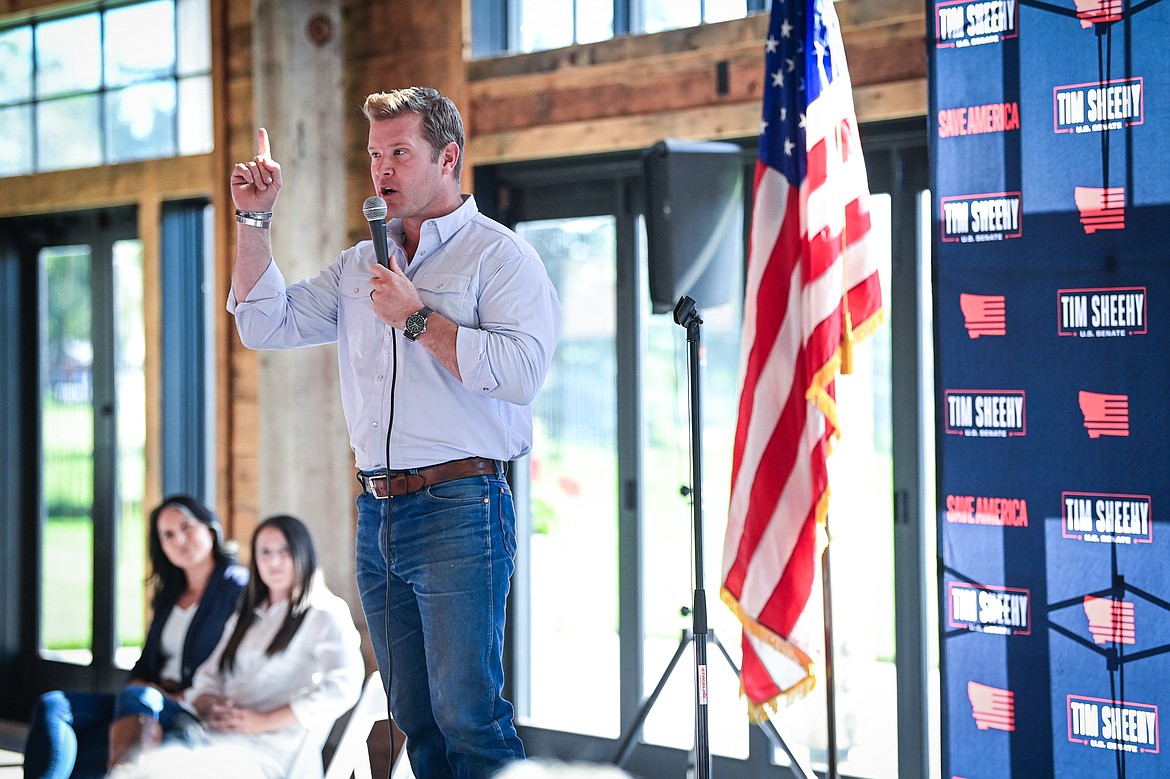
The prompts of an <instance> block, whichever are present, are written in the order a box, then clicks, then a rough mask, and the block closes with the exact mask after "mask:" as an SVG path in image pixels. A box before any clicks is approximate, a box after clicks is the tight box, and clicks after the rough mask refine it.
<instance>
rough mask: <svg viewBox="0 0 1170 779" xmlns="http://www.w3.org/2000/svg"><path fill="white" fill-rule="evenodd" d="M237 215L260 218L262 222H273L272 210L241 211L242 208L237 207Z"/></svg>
mask: <svg viewBox="0 0 1170 779" xmlns="http://www.w3.org/2000/svg"><path fill="white" fill-rule="evenodd" d="M236 216H246V217H248V218H249V219H259V220H260V221H262V222H271V221H272V212H271V211H241V210H240V209H238V208H237V209H236Z"/></svg>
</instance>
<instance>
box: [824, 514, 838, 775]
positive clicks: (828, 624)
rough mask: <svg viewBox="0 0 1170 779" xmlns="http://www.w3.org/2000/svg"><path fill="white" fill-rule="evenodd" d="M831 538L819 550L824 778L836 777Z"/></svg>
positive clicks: (827, 519) (826, 529)
mask: <svg viewBox="0 0 1170 779" xmlns="http://www.w3.org/2000/svg"><path fill="white" fill-rule="evenodd" d="M828 533H829V518H828V517H827V516H826V517H825V535H826V539H827V537H828ZM831 545H832V541H831V540H827V541H826V543H825V551H823V552H821V593H822V597H823V598H824V608H825V716H826V720H827V729H828V736H829V743H828V752H829V755H828V768H827V772H826V774H825V779H837V777H838V773H837V692H836V684H835V681H834V678H833V594H832V579H831V577H830V575H829V547H830V546H831Z"/></svg>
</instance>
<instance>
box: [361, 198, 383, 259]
mask: <svg viewBox="0 0 1170 779" xmlns="http://www.w3.org/2000/svg"><path fill="white" fill-rule="evenodd" d="M362 215H363V216H365V218H366V221H367V222H369V223H370V240H371V241H373V243H374V254H375V255H376V256H377V258H378V264H379V265H381V266H382V267H384V268H389V267H390V254H389V253H388V252H387V250H386V201H385V200H383V199H382V198H380V197H378V196H377V195H374V196H373V197H368V198H366V202H365V203H362Z"/></svg>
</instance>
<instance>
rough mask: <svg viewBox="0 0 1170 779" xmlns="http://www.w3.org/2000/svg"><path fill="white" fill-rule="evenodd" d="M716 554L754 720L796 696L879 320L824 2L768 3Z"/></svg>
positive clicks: (840, 66)
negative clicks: (839, 392)
mask: <svg viewBox="0 0 1170 779" xmlns="http://www.w3.org/2000/svg"><path fill="white" fill-rule="evenodd" d="M764 50H765V57H764V59H765V66H766V75H765V79H766V81H765V85H764V87H765V92H764V101H763V102H764V106H763V122H762V124H761V128H760V158H759V160H758V162H757V163H756V174H755V190H754V193H755V205H754V208H753V213H752V230H751V245H750V255H749V259H748V271H747V275H748V278H747V285H746V293H745V299H744V324H743V327H744V330H743V346H742V352H741V356H740V375H741V377H742V381H743V384H742V390H741V394H740V400H739V418H738V424H737V428H736V434H735V448H734V452H733V460H732V475H731V500H730V508H729V516H728V523H727V535H726V538H725V540H724V548H723V589H722V595H723V599H724V601H725V602H726V603H727V604H728V605H729V606H731V608H732V610H733V611H735V613H736V615H737V616H738V617H739V619H740V622H741V623H742V625H743V668H742V671H741V677H740V680H741V685H742V689H743V693H744V695H745V697H746V698H747V700H748V704H749V711H750V713H751V715H752V716H753V718H755V719H761V718H763V717H766V716H767V712H768V711H769V710H775V709H776V708H777V707H778V705H779V704H780V703H781V702H784V701H786V700H787V701H792V700H795V699H797V698H799V697H802V696H803V695H805V694H807V693H808V691H810V690H811V689H812V688H813V685H814V684H815V677H814V675H813V657H814V652H813V649H812V646H813V644H814V643H815V641H816V638H815V637H816V635H817V631H816V630H812V629H810V628H816V627H817V626H818V624H819V623H818V622H817V620H818V617H819V614H820V608H819V602H820V598H817V599H816V600H815V601H813V602H811V603H810V595H811V594H812V591H813V588H814V584H815V583H816V582H818V581H819V569H818V559H819V557H820V554H819V553H820V551H821V550H823V548H824V546H823V539H824V536H825V534H824V532H823V529H824V523H825V520H826V517H827V514H828V496H829V491H828V471H827V466H826V458H827V456H828V454H829V450H830V448H831V444H832V440H833V439H834V438H835V437H836V436H837V414H836V400H835V390H834V380H835V378H836V375H837V373H838V372H839V371H842V370H843V371H845V372H848V371H849V365H848V363H849V360H850V354H851V353H850V348H851V346H852V342H853V340H854V339H855V338H860V337H862V336H863V335H866V334H868V333H869V332H870V331H872V330H873V329H874V328H876V327H877V325H878V324H879V323H880V321H881V316H882V312H881V291H880V289H879V286H878V274H877V264H876V261H875V260H874V259H871V254H872V255H873V256H874V257H876V253H871V252H869V251H867V249H866V244H867V237H868V235H869V226H870V223H869V185H868V182H867V179H866V175H865V163H864V161H863V159H862V156H861V146H860V142H859V137H858V131H857V117H856V114H855V112H854V108H853V95H852V87H851V85H850V82H849V75H848V73H847V72H846V69H845V55H844V50H843V48H842V44H841V33H840V28H839V26H838V23H837V17H836V12H835V11H834V10H833V4H832V1H831V0H773V3H772V18H771V26H770V28H769V32H768V38H767V41H766V42H765V47H764Z"/></svg>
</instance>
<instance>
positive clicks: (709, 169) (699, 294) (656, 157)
mask: <svg viewBox="0 0 1170 779" xmlns="http://www.w3.org/2000/svg"><path fill="white" fill-rule="evenodd" d="M643 164H644V169H645V170H644V172H645V179H646V186H645V193H646V203H645V210H646V240H647V243H648V244H649V247H648V248H649V266H650V274H649V275H650V302H651V304H652V306H653V311H654V313H655V314H662V313H665V312H667V311H673V310H674V305H675V303H677V302H678V299H679V298H680V297H682V296H683V295H689V296H690V297H692V298H694V299H695V302H696V303H697V304H698V305H699V306H700V308H707V307H710V306H718V305H722V304H723V303H729V302H731V295H732V291H733V290H732V286H733V281H734V280H735V279H736V278H738V276H739V274H738V273H735V272H733V270H732V269H733V268H734V267H735V266H734V265H733V264H732V263H735V262H740V263H742V262H743V208H744V203H743V179H744V175H743V174H744V163H743V153H742V151H741V150H740V148H739V146H737V145H735V144H733V143H719V142H715V141H680V140H677V139H674V138H667V139H665V140H662V141H659V142H658V143H656V144H654V145H653V146H651V147H650V148H649V149H647V150H646V152H645V154H644V156H643Z"/></svg>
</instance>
